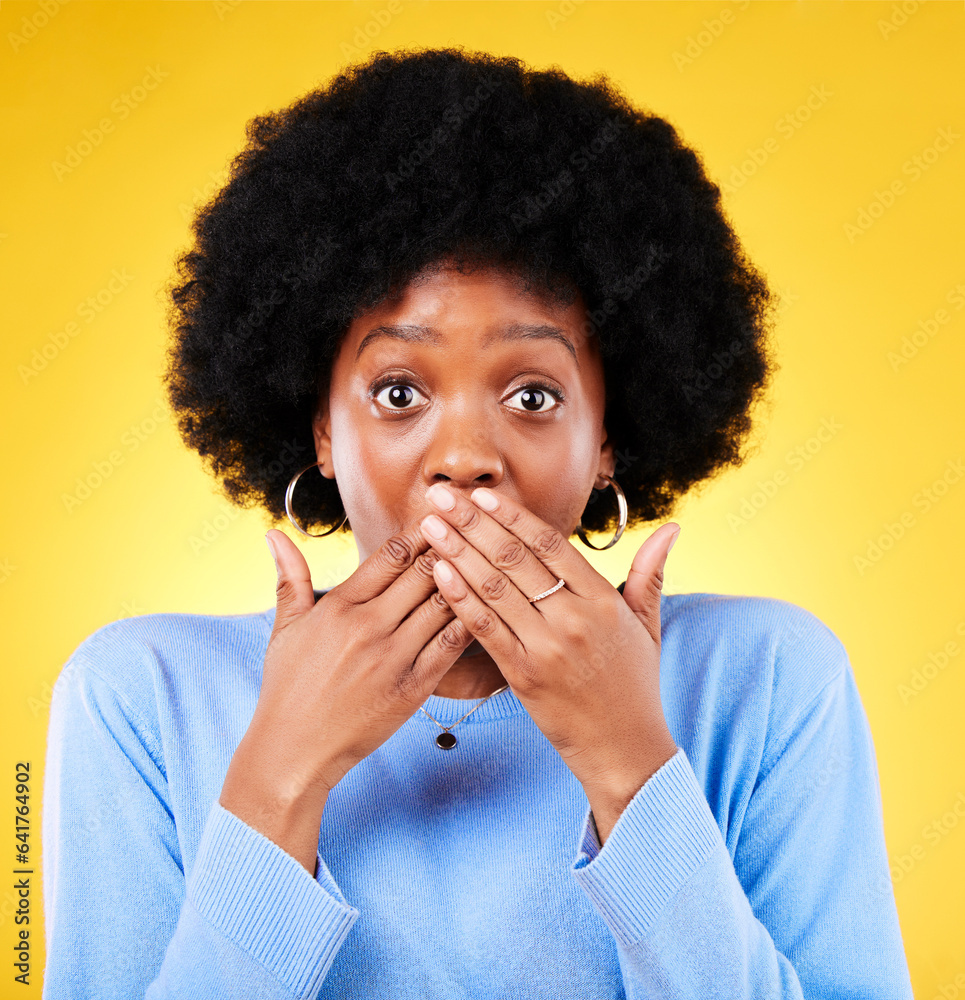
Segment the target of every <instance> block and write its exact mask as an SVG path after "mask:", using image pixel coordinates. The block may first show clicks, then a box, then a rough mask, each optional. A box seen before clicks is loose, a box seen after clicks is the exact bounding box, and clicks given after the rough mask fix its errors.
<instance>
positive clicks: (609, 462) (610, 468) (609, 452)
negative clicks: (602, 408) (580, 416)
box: [593, 427, 616, 489]
mask: <svg viewBox="0 0 965 1000" xmlns="http://www.w3.org/2000/svg"><path fill="white" fill-rule="evenodd" d="M614 452H615V443H614V441H613V439H612V438H611V437H609V436H608V435H607V432H606V427H604V428H603V432H602V441H601V443H600V464H599V471H600V472H602V473H604V474H605V475H607V476H609V477H610V478H611V479H613V475H614V472H615V471H616V456H615V454H614ZM593 485H594V486H596V483H595V482H594V484H593ZM607 485H608V484H607V483H606V482H601V483H600V486H599V487H598V488H599V489H603V488H604V487H606V486H607Z"/></svg>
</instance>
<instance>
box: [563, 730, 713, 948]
mask: <svg viewBox="0 0 965 1000" xmlns="http://www.w3.org/2000/svg"><path fill="white" fill-rule="evenodd" d="M718 848H720V849H721V850H724V851H726V850H727V847H726V845H725V844H724V842H723V838H722V837H721V834H720V829H719V828H718V826H717V822H716V821H715V819H714V815H713V813H712V812H711V810H710V806H709V805H708V804H707V799H706V798H705V797H704V793H703V791H702V790H701V788H700V785H699V784H698V782H697V776H696V775H695V774H694V771H693V768H692V767H691V765H690V761H689V760H688V759H687V755H686V753H685V752H684V750H683V748H678V750H677V752H676V753H675V754H674V755H673V757H671V758H670V760H668V761H667V762H666V763H665V764H664V765H663V767H661V768H660V770H659V771H657V772H656V773H655V774H653V775H651V777H650V778H649V779H648V780H647V781H646V783H645V784H644V785H643V787H641V788H640V789H639V791H638V792H637V794H636V795H634V797H633V798H632V799H631V800H630V803H629V805H627V807H626V809H624V810H623V812H622V813H621V815H620V817H619V819H617V821H616V823H615V824H614V826H613V829H612V830H611V831H610V835H609V836H608V837H607V838H606V841H605V842H604V844H603V846H602V847H601V848H600V851H599V853H598V854H597V856H596V857H595V858H592V859H589V858H587V856H586V853H585V852H583V851H581V852H580V854H579V855H578V856H577V859H576V861H574V863H573V866H572V869H571V870H572V872H573V877H574V878H575V879H576V881H577V882H578V883H579V884H580V885H581V886H582V887H583V889H584V890H585V891H586V893H587V895H588V896H589V897H590V899H591V900H592V901H593V903H594V905H595V906H596V908H597V909H598V910H599V912H600V915H601V916H602V917H603V919H604V920H605V921H606V924H607V926H608V927H609V928H610V930H611V931H613V934H614V936H615V937H616V938H617V940H618V941H620V942H621V943H622V944H623V945H625V946H626V947H630V946H631V945H633V944H635V943H636V942H638V941H639V940H640V939H641V938H643V937H644V936H645V935H646V934H647V933H648V932H649V931H650V930H651V928H652V927H653V925H654V923H655V922H656V920H657V918H658V917H659V915H660V912H661V911H662V910H663V908H664V907H665V906H666V904H667V903H668V902H669V901H670V900H671V899H672V898H673V896H674V895H675V894H676V893H677V891H678V890H679V889H680V887H681V886H682V885H683V884H684V883H685V882H686V881H687V879H688V878H690V876H691V875H692V874H693V873H694V872H695V871H696V870H697V869H698V868H700V867H701V865H703V864H704V862H705V861H706V860H707V859H708V858H709V857H710V855H711V854H712V853H713V852H714V851H715V850H716V849H718ZM728 857H729V855H728Z"/></svg>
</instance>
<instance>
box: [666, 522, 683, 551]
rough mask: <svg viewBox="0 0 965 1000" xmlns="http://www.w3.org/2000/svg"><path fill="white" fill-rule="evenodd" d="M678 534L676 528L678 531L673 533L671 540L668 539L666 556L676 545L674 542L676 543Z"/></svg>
mask: <svg viewBox="0 0 965 1000" xmlns="http://www.w3.org/2000/svg"><path fill="white" fill-rule="evenodd" d="M679 534H680V528H678V529H677V530H676V531H675V532H674V533H673V538H671V539H670V544H669V545H668V546H667V554H668V555H669V554H670V550H671V549H672V548H673V547H674V545H675V543H676V541H677V536H678V535H679Z"/></svg>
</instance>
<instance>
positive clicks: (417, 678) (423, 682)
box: [411, 609, 474, 701]
mask: <svg viewBox="0 0 965 1000" xmlns="http://www.w3.org/2000/svg"><path fill="white" fill-rule="evenodd" d="M452 613H453V612H452V609H450V614H452ZM473 638H474V637H473V635H472V633H471V632H470V631H469V630H468V629H467V628H466V626H465V624H464V623H463V622H461V621H460V620H459V619H458V618H456V617H453V618H452V620H451V621H450V622H448V624H446V625H444V626H443V627H442V628H441V629H439V630H438V631H437V632H436V634H435V635H434V636H433V637H432V639H430V640H429V642H427V643H426V644H425V646H423V647H422V650H421V651H420V652H419V654H418V655H417V656H416V657H415V658H414V660H413V663H412V673H411V683H412V686H413V690H418V691H420V692H422V691H425V692H428V693H430V694H431V693H432V692H433V691H434V690H435V689H436V687H438V684H439V681H440V680H441V679H442V677H443V675H444V674H445V673H446V671H447V670H449V668H450V667H451V666H452V665H453V664H454V663H455V662H456V660H458V659H459V656H460V655H461V653H462V651H463V650H464V649H465V648H466V647H467V646H468V645H469V643H471V642H472V640H473ZM424 700H425V699H424V698H423V701H424Z"/></svg>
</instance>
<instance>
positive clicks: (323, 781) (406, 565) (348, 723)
mask: <svg viewBox="0 0 965 1000" xmlns="http://www.w3.org/2000/svg"><path fill="white" fill-rule="evenodd" d="M420 521H421V516H420V518H417V519H416V520H414V521H413V522H412V523H411V524H409V525H407V526H406V527H405V528H403V530H402V531H401V532H399V533H398V534H396V535H393V536H392V537H391V538H389V539H388V540H387V541H386V542H385V543H384V544H383V545H382V546H381V547H380V548H379V549H378V550H377V551H375V552H374V553H372V555H370V556H369V557H368V558H367V559H366V560H365V561H364V562H363V563H362V564H361V565H360V566H359V567H358V569H356V570H355V572H354V573H353V574H352V575H351V576H350V577H349V578H348V579H347V580H346V581H345V582H344V583H340V584H339V585H338V586H336V587H333V588H332V589H331V590H330V591H329V592H328V593H327V594H324V595H323V596H322V598H321V599H320V600H319V601H318V602H317V603H316V601H315V595H314V593H313V588H312V580H311V573H310V570H309V567H308V563H307V562H306V561H305V557H304V556H303V555H302V553H301V552H300V551H299V549H298V547H297V546H296V545H295V543H294V542H293V541H292V540H291V539H290V538H289V537H288V536H287V535H286V534H285V533H284V532H282V531H278V530H277V529H273V530H271V531H270V532H269V533H268V536H267V537H268V538H269V539H270V541H271V543H272V545H273V546H274V555H275V565H276V567H277V570H278V584H277V608H276V612H275V624H274V628H273V629H272V633H271V637H270V638H269V641H268V650H267V652H266V654H265V663H264V673H263V677H262V684H261V692H260V694H259V697H258V704H257V706H256V708H255V715H254V718H253V719H252V726H253V727H256V728H259V729H260V731H261V732H262V733H266V732H274V733H275V734H276V735H275V738H276V739H277V740H279V741H282V742H283V743H284V744H285V745H286V746H287V747H288V748H289V749H290V750H291V751H293V753H289V754H285V755H284V757H285V759H286V760H287V761H294V760H296V759H297V760H298V762H299V763H298V771H297V773H296V774H295V775H289V777H291V778H294V779H295V780H296V782H298V783H299V784H300V785H301V786H302V787H306V788H308V787H310V788H320V789H321V791H322V792H324V794H326V795H327V793H328V791H330V790H331V789H332V788H333V787H334V786H335V785H336V784H337V783H338V781H339V780H341V778H342V777H343V776H344V775H345V773H346V772H347V771H349V770H350V769H351V768H352V767H354V765H355V764H357V763H358V762H359V761H360V760H362V759H363V758H365V757H367V756H368V755H369V754H370V753H372V751H373V750H375V749H377V748H378V747H380V746H381V745H382V744H383V743H384V742H385V741H386V740H387V739H388V738H389V737H390V736H391V735H392V734H393V733H394V732H395V731H396V730H397V729H398V728H399V727H400V726H401V725H402V724H403V723H404V722H405V721H406V720H407V719H409V718H411V716H412V714H413V713H414V712H416V711H418V709H419V706H420V705H421V704H422V703H423V702H424V701H425V700H426V698H427V697H428V696H429V695H430V694H432V692H433V691H434V690H435V688H436V687H437V686H438V684H439V681H440V680H441V678H442V676H443V675H444V674H445V673H446V671H447V670H449V668H450V667H451V666H452V665H453V663H455V661H456V660H457V659H458V657H459V655H460V654H461V653H462V651H463V650H464V649H465V648H466V647H467V646H468V645H469V643H470V642H472V639H473V637H472V635H471V634H470V633H469V632H468V631H467V630H466V628H465V626H464V625H463V624H462V622H461V621H460V620H459V619H458V618H457V617H456V615H455V612H454V611H453V610H452V609H451V608H450V607H449V605H448V604H447V603H446V601H445V599H444V598H443V597H442V596H441V595H440V593H439V590H438V588H437V586H436V583H435V580H434V578H433V575H432V565H433V563H434V562H435V561H436V560H437V559H438V554H437V553H436V552H435V551H434V550H433V549H431V548H430V547H429V544H428V542H427V541H426V540H425V538H424V536H423V534H422V531H421V530H420V527H419V522H420ZM266 727H267V728H266Z"/></svg>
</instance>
